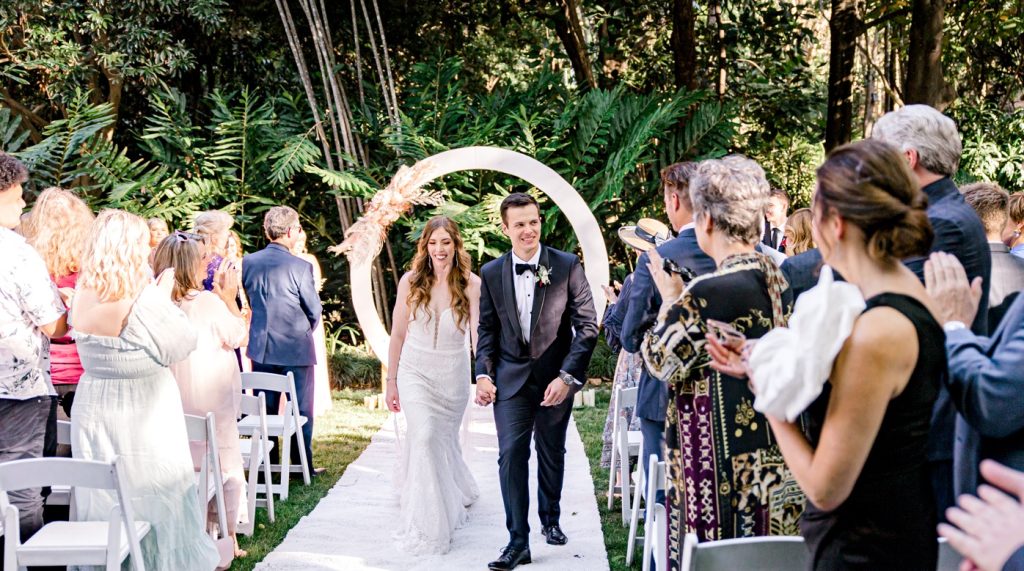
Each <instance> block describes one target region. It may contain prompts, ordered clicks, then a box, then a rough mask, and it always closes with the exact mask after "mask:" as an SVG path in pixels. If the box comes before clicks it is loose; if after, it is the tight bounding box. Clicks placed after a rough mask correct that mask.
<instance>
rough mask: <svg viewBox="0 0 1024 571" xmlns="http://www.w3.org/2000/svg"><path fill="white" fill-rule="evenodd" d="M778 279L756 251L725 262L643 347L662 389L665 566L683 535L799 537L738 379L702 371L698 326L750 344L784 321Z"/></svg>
mask: <svg viewBox="0 0 1024 571" xmlns="http://www.w3.org/2000/svg"><path fill="white" fill-rule="evenodd" d="M786 287H787V286H786V281H785V278H784V277H783V276H782V274H781V272H780V271H779V270H778V268H777V267H776V266H775V264H774V263H773V262H772V261H771V260H770V259H768V258H767V257H765V256H763V255H762V254H759V253H754V252H752V253H749V254H739V255H734V256H731V257H729V258H727V259H725V260H723V262H722V264H721V266H720V267H719V269H718V270H717V271H716V272H714V273H712V274H707V275H705V276H701V277H699V278H697V279H695V280H694V281H692V282H691V283H690V284H689V286H688V287H687V289H686V291H685V292H684V293H683V294H682V296H680V298H679V299H678V300H677V301H676V302H675V303H674V304H673V305H672V306H671V307H670V308H668V309H667V310H663V311H662V313H661V315H659V317H658V322H657V323H656V325H655V326H654V328H653V329H652V330H651V332H650V333H648V335H647V338H646V339H645V341H644V344H643V355H644V359H645V362H646V363H647V366H648V369H649V370H650V372H651V374H652V375H654V376H655V377H656V378H659V379H661V380H663V381H665V382H667V383H668V384H669V385H668V388H669V401H668V411H667V421H666V426H665V440H666V464H665V465H666V469H667V472H668V488H667V490H666V500H667V503H668V524H669V525H668V527H669V567H670V569H678V568H679V566H680V565H681V557H682V549H681V546H682V542H683V536H684V535H685V534H687V533H695V534H697V537H698V539H699V540H700V541H711V540H718V539H729V538H736V537H751V536H764V535H798V534H799V529H798V520H799V519H800V515H801V514H802V513H803V509H804V503H805V499H804V494H803V492H802V491H801V490H800V487H799V486H798V485H797V483H796V480H795V479H794V478H793V475H792V473H791V472H790V471H789V469H788V468H787V467H786V464H785V462H784V461H783V458H782V454H781V452H780V451H779V448H778V445H777V444H776V443H775V439H774V436H773V435H772V432H771V429H770V428H769V426H768V422H767V419H766V418H765V417H764V415H762V414H760V413H758V412H755V411H754V407H753V403H754V395H753V393H751V392H750V389H749V388H748V387H747V383H746V382H745V381H742V380H739V379H736V378H734V377H729V376H726V375H722V374H720V373H718V372H717V371H715V370H714V369H712V368H711V367H710V366H709V363H710V357H709V356H708V354H707V351H706V350H705V346H704V345H705V333H706V332H707V327H706V320H708V319H716V320H718V321H723V322H726V323H729V324H731V325H732V326H734V327H736V328H737V329H738V330H740V331H741V332H743V333H744V334H745V335H746V336H747V338H748V339H757V338H759V337H761V336H762V335H764V334H765V333H767V332H768V331H769V330H771V329H772V328H773V327H777V326H781V325H784V324H785V321H786V319H787V317H788V313H789V311H790V306H791V304H790V300H789V295H788V292H785V290H786Z"/></svg>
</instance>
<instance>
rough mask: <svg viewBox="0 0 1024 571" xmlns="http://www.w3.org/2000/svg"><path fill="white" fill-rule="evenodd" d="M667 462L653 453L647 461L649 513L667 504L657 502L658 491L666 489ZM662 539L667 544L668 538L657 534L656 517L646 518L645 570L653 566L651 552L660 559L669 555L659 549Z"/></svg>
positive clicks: (648, 570)
mask: <svg viewBox="0 0 1024 571" xmlns="http://www.w3.org/2000/svg"><path fill="white" fill-rule="evenodd" d="M665 477H666V476H665V463H664V462H659V461H658V457H657V456H655V455H654V454H651V457H650V458H649V459H648V461H647V482H646V484H647V492H646V497H647V502H648V504H647V505H648V506H649V507H650V508H651V509H649V510H648V513H653V510H654V509H656V508H658V507H660V508H662V510H664V508H665V506H663V505H661V504H656V502H655V498H657V497H658V492H661V491H664V490H665ZM659 539H660V540H661V545H665V543H666V539H663V538H659V537H658V536H657V529H656V525H655V522H654V518H653V517H651V518H646V519H644V555H643V557H644V560H643V571H650V568H651V554H652V553H654V556H655V558H656V559H658V560H662V561H663V560H664V559H665V558H666V557H668V553H667V551H666V552H665V553H661V552H659V551H657V548H658V545H659V543H658V541H659Z"/></svg>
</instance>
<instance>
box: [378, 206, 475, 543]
mask: <svg viewBox="0 0 1024 571" xmlns="http://www.w3.org/2000/svg"><path fill="white" fill-rule="evenodd" d="M479 307H480V278H479V277H477V276H476V275H474V274H473V273H472V272H470V258H469V254H468V253H466V250H465V248H464V247H463V245H462V236H461V235H460V234H459V228H458V226H456V225H455V222H453V221H452V220H451V219H450V218H447V217H445V216H435V217H434V218H431V219H430V220H429V221H428V222H427V224H426V226H425V227H424V228H423V233H422V235H421V236H420V239H419V242H418V243H417V244H416V255H415V257H414V258H413V261H412V270H411V271H410V272H408V273H407V274H405V275H404V276H402V280H401V282H400V283H399V285H398V295H397V301H396V302H395V311H394V314H393V326H392V331H391V347H390V350H389V351H388V379H387V389H386V391H385V399H386V400H387V403H388V408H389V409H391V411H392V412H400V411H402V412H405V416H406V420H407V426H408V432H407V436H406V438H405V439H404V441H403V444H404V447H403V449H402V457H401V459H400V461H399V466H398V473H397V477H396V482H397V483H398V486H399V489H400V492H401V515H400V520H399V525H398V528H397V530H396V532H395V539H396V541H397V543H398V545H399V547H400V548H401V549H403V550H404V551H407V552H410V553H414V554H440V553H447V552H448V550H449V549H450V548H451V539H452V533H453V532H454V531H455V529H456V528H457V527H459V526H460V525H462V523H464V522H465V520H466V515H467V512H466V508H467V507H468V506H470V505H471V504H472V503H473V502H474V501H475V500H476V498H477V496H478V495H479V491H478V489H477V485H476V482H475V481H474V480H473V476H472V474H470V473H469V468H468V467H467V466H466V463H465V461H464V460H463V458H462V449H461V447H460V446H459V426H460V425H461V423H462V415H463V413H464V412H465V410H466V405H467V403H468V401H469V388H470V380H471V374H470V367H469V349H470V344H471V343H472V346H473V347H476V325H477V318H478V312H479Z"/></svg>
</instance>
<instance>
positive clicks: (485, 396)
mask: <svg viewBox="0 0 1024 571" xmlns="http://www.w3.org/2000/svg"><path fill="white" fill-rule="evenodd" d="M497 395H498V389H497V387H495V386H494V383H493V382H491V380H490V379H486V378H483V377H481V378H479V379H477V381H476V401H475V402H476V404H478V405H480V406H488V405H490V404H491V403H493V402H494V399H495V397H496V396H497Z"/></svg>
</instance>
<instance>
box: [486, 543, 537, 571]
mask: <svg viewBox="0 0 1024 571" xmlns="http://www.w3.org/2000/svg"><path fill="white" fill-rule="evenodd" d="M532 562H533V560H532V559H530V548H529V547H524V548H522V549H519V548H516V547H512V546H511V545H509V546H507V547H505V549H503V550H501V557H499V558H497V559H496V560H494V561H491V562H490V563H488V564H487V568H488V569H490V570H491V571H510V570H511V569H515V568H516V567H517V566H519V565H526V564H527V563H532Z"/></svg>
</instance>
